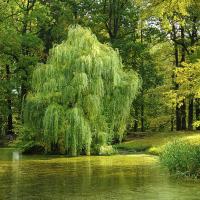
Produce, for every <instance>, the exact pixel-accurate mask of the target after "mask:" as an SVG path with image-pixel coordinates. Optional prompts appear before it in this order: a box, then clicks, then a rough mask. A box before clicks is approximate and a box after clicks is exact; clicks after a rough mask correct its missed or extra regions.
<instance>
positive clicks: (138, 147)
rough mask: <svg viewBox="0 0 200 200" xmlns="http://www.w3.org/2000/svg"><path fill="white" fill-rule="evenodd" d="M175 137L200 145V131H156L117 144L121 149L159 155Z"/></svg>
mask: <svg viewBox="0 0 200 200" xmlns="http://www.w3.org/2000/svg"><path fill="white" fill-rule="evenodd" d="M175 139H181V140H182V139H183V140H185V141H188V142H190V143H191V144H197V145H198V144H199V145H200V132H166V133H155V134H149V135H146V136H144V137H143V138H135V139H132V140H130V141H126V142H123V143H121V144H119V145H116V148H117V149H118V150H119V151H120V150H121V151H126V152H131V153H134V152H147V153H149V154H154V155H158V154H159V153H160V152H161V151H162V149H163V147H164V145H165V144H167V143H168V142H170V141H173V140H175Z"/></svg>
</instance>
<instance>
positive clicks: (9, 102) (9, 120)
mask: <svg viewBox="0 0 200 200" xmlns="http://www.w3.org/2000/svg"><path fill="white" fill-rule="evenodd" d="M6 80H7V83H8V84H10V66H9V65H6ZM7 109H8V116H7V130H6V134H7V135H12V134H13V116H12V98H11V89H10V85H9V86H8V89H7Z"/></svg>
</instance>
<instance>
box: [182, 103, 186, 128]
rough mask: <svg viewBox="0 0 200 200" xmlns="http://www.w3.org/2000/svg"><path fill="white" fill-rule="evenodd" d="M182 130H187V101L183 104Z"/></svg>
mask: <svg viewBox="0 0 200 200" xmlns="http://www.w3.org/2000/svg"><path fill="white" fill-rule="evenodd" d="M181 130H186V102H185V100H183V104H182V105H181Z"/></svg>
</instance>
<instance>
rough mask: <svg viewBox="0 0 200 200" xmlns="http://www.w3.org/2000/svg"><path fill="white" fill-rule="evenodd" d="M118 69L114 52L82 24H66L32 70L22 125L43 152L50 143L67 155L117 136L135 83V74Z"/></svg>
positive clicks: (132, 95)
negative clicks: (64, 32) (65, 33)
mask: <svg viewBox="0 0 200 200" xmlns="http://www.w3.org/2000/svg"><path fill="white" fill-rule="evenodd" d="M123 68H124V67H123V65H122V62H121V58H120V56H119V53H118V52H117V51H115V50H113V49H112V48H111V47H110V46H108V45H106V44H101V43H99V41H98V40H97V38H96V37H95V36H94V35H92V34H91V32H90V31H89V30H87V29H85V28H81V27H80V26H75V27H72V28H70V29H69V32H68V39H67V41H66V42H63V43H62V44H60V45H58V46H55V47H54V48H53V49H52V50H51V55H50V57H49V59H48V60H47V64H44V65H40V66H38V67H37V68H36V70H34V72H33V79H32V88H33V90H32V92H31V93H30V94H29V95H28V96H27V99H26V106H25V125H27V126H29V127H30V128H32V130H33V131H34V132H35V133H36V134H39V135H38V137H36V140H37V141H41V143H42V142H44V143H45V147H46V149H47V151H53V148H54V146H55V145H56V146H57V148H58V149H59V150H60V149H61V147H62V148H64V151H66V152H67V153H68V154H71V155H73V156H75V155H77V154H80V153H82V152H84V153H85V154H87V155H90V152H91V147H93V149H96V151H97V152H99V151H100V149H101V146H106V145H108V144H111V143H112V142H113V140H114V141H121V140H122V137H123V134H124V131H125V128H126V123H127V119H128V117H129V114H130V107H131V104H132V101H133V99H134V98H135V96H136V94H137V91H138V87H139V78H138V77H137V74H136V73H134V72H133V71H125V70H124V69H123ZM98 148H99V149H98Z"/></svg>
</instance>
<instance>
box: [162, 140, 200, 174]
mask: <svg viewBox="0 0 200 200" xmlns="http://www.w3.org/2000/svg"><path fill="white" fill-rule="evenodd" d="M160 159H161V162H162V163H163V165H165V166H166V167H167V168H168V169H169V171H170V172H171V173H172V174H176V175H180V176H191V177H198V178H199V177H200V147H199V146H197V145H191V144H190V143H188V142H184V141H181V140H175V141H174V142H171V143H169V144H167V145H166V146H165V148H164V150H163V152H162V154H161V156H160Z"/></svg>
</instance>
